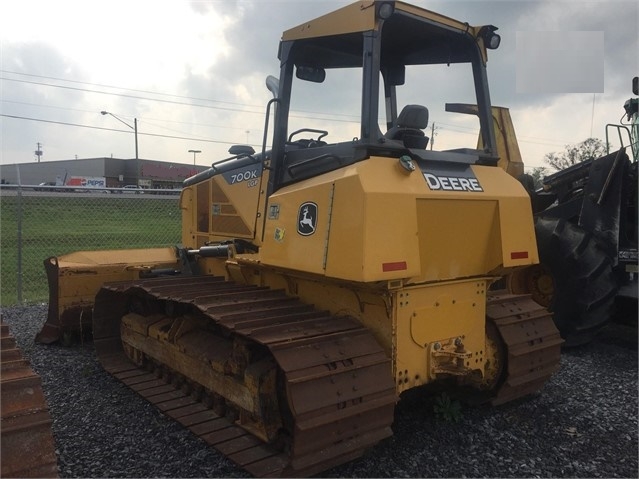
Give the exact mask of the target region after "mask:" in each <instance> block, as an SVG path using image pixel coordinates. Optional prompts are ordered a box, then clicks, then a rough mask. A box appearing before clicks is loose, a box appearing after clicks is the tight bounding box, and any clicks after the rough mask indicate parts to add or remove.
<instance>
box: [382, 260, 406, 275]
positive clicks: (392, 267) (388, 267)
mask: <svg viewBox="0 0 639 479" xmlns="http://www.w3.org/2000/svg"><path fill="white" fill-rule="evenodd" d="M405 269H408V266H406V261H397V262H396V263H382V271H383V272H384V273H386V272H388V271H403V270H405Z"/></svg>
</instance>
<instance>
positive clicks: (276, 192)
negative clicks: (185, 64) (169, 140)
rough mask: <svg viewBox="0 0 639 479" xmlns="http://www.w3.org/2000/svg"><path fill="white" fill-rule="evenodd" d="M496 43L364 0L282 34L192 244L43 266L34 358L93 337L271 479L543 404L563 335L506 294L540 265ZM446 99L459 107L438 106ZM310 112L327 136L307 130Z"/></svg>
mask: <svg viewBox="0 0 639 479" xmlns="http://www.w3.org/2000/svg"><path fill="white" fill-rule="evenodd" d="M496 30H497V28H496V27H494V26H492V25H484V26H471V25H469V24H468V23H465V22H462V21H457V20H454V19H451V18H448V17H445V16H443V15H440V14H437V13H434V12H431V11H428V10H425V9H422V8H419V7H416V6H412V5H409V4H406V3H403V2H399V1H360V2H358V3H354V4H352V5H349V6H346V7H343V8H341V9H339V10H336V11H334V12H332V13H328V14H327V15H324V16H322V17H319V18H316V19H314V20H311V21H308V22H305V23H303V24H301V25H299V26H297V27H295V28H292V29H290V30H287V31H285V32H284V33H283V35H282V39H281V42H280V45H279V60H280V73H279V79H276V78H275V77H269V78H268V79H267V81H266V84H267V87H268V88H269V90H270V91H271V92H272V95H273V98H272V99H271V100H270V101H269V103H268V105H267V107H266V115H265V129H264V130H265V131H264V139H263V145H262V149H261V151H259V152H255V151H254V149H253V148H252V147H250V146H247V145H237V146H234V147H232V148H231V149H230V150H229V153H230V154H231V155H232V156H231V157H229V158H227V159H224V160H222V161H218V162H216V163H214V164H213V166H212V167H211V168H210V169H208V170H206V171H204V172H202V173H199V174H198V175H196V176H193V177H191V178H189V179H187V180H186V181H185V184H184V189H183V191H182V194H181V197H180V201H179V204H180V208H181V211H182V224H183V229H182V244H181V245H179V246H176V247H171V248H161V249H153V250H124V251H115V252H114V251H92V252H91V251H88V252H78V253H73V254H70V255H66V256H60V257H57V258H49V259H48V260H46V262H45V266H46V269H47V274H48V277H49V284H50V288H51V301H50V310H49V319H48V321H47V324H46V325H45V327H44V329H43V331H42V332H41V333H40V335H39V340H40V341H42V342H51V341H55V340H58V339H60V337H61V335H62V334H63V333H64V332H65V331H69V330H73V329H76V330H79V329H83V330H89V329H92V331H93V340H94V343H95V347H96V351H97V354H98V356H99V359H100V361H101V363H102V364H103V366H104V367H105V369H106V370H108V371H109V372H110V373H112V374H113V375H114V376H115V377H117V378H119V379H120V380H121V381H123V382H124V383H125V384H127V385H128V386H129V387H131V388H132V389H133V390H135V391H137V392H138V393H139V394H141V395H142V396H144V397H145V398H147V399H148V400H149V401H150V402H152V403H153V404H156V405H157V406H158V407H159V408H160V409H161V410H162V411H163V412H164V413H165V414H167V415H169V416H170V417H173V418H175V419H176V420H177V421H179V422H180V423H182V424H183V425H184V426H185V427H188V428H189V429H191V430H192V431H193V432H194V433H195V434H197V435H198V436H200V437H202V439H203V440H205V441H207V442H208V443H209V444H211V445H212V446H214V447H215V448H217V449H218V450H219V451H220V452H222V453H223V454H225V455H226V456H228V457H229V458H231V459H232V460H233V461H235V462H236V463H237V464H238V465H239V466H240V467H242V468H244V469H245V470H246V471H248V472H249V473H251V474H253V475H256V476H264V475H284V476H293V475H295V476H298V475H310V474H315V473H318V472H321V471H323V470H326V469H328V468H329V467H332V466H334V465H337V464H341V463H344V462H346V461H349V460H352V459H353V458H355V457H358V456H359V455H361V454H362V453H363V452H364V451H365V450H366V449H367V448H370V447H372V446H373V445H375V444H376V443H377V442H379V441H380V440H382V439H384V438H386V437H388V436H390V435H391V434H392V431H391V424H392V422H393V412H394V407H395V404H396V402H397V401H398V399H399V396H400V394H401V393H402V392H403V391H406V390H408V389H411V388H415V387H420V386H424V385H434V384H440V385H445V386H446V387H453V388H457V391H459V392H460V394H461V395H463V396H464V397H468V398H472V399H473V400H479V401H485V402H492V403H493V404H501V403H504V402H507V401H510V400H513V399H517V398H520V397H522V396H525V395H528V394H530V393H532V392H536V391H538V390H539V389H541V388H542V386H543V384H544V383H545V382H546V381H547V380H548V378H549V377H550V376H551V375H552V373H553V372H554V371H555V370H556V369H557V367H558V364H559V357H560V348H561V343H562V340H561V338H560V336H559V333H558V331H557V329H556V327H555V325H554V323H553V320H552V316H551V315H550V314H549V313H548V312H547V310H546V309H544V308H543V307H541V306H539V305H538V304H537V303H535V302H534V301H533V300H532V299H531V298H530V296H529V295H525V294H522V295H514V294H510V293H508V292H506V291H504V290H498V289H496V288H495V285H496V284H499V282H500V280H501V279H503V278H504V277H505V276H507V275H509V274H510V273H511V272H513V271H516V270H518V269H521V268H525V267H528V266H530V265H534V264H536V263H537V262H538V254H537V245H536V241H535V230H534V224H533V216H532V210H531V201H530V197H529V196H528V194H527V192H526V190H525V189H524V188H523V187H522V185H521V184H520V183H519V181H517V180H516V179H515V178H514V177H513V175H511V174H509V173H508V172H507V171H506V169H510V168H514V169H515V170H517V168H518V165H517V164H516V163H517V162H515V161H511V160H510V158H511V157H509V156H508V153H507V152H504V144H503V142H500V141H498V138H499V137H501V136H503V132H502V133H501V134H499V133H498V134H496V133H495V124H499V122H498V121H495V120H494V118H493V116H494V115H493V111H495V112H498V113H500V114H502V115H506V116H507V110H504V109H493V107H492V106H491V102H490V95H489V88H488V80H487V71H486V65H487V52H488V50H490V49H495V48H497V47H498V46H499V42H500V37H499V35H498V34H497V33H496ZM448 75H451V76H450V77H449V76H448ZM442 78H443V79H444V81H448V80H447V79H448V78H450V84H451V85H454V88H452V89H451V90H450V91H451V92H452V94H455V95H457V94H459V97H455V98H451V99H452V100H453V101H457V103H446V104H442V105H433V104H429V99H430V101H431V102H433V101H434V100H433V98H434V96H435V95H434V94H433V91H431V85H432V83H431V80H433V81H434V80H435V79H440V80H441V79H442ZM347 93H348V95H351V98H352V95H356V96H357V98H358V101H357V102H356V111H355V112H354V114H355V115H356V118H357V120H356V123H357V128H356V129H354V130H353V129H352V127H351V126H350V123H348V122H344V121H340V119H343V118H344V115H346V114H349V112H346V111H345V110H344V107H345V104H346V103H348V102H346V101H344V97H343V96H342V94H344V95H345V94H347ZM438 96H441V95H438ZM309 99H310V100H313V99H315V101H321V102H322V105H323V108H324V110H325V111H327V110H328V111H330V112H331V115H329V116H327V117H326V119H319V118H308V116H306V117H301V116H300V115H296V114H295V111H296V109H299V105H301V104H302V103H300V101H301V100H306V101H308V100H309ZM320 99H321V100H320ZM333 100H334V101H333ZM427 104H429V105H428V107H427V106H426V105H427ZM400 106H402V108H400ZM429 108H430V109H431V110H432V109H433V108H441V109H442V111H444V110H445V111H446V112H449V113H451V114H456V113H457V114H463V115H464V116H463V118H464V119H468V120H469V121H475V122H477V125H478V129H479V131H480V136H481V147H480V148H478V147H477V144H476V141H475V138H474V137H473V138H472V144H471V145H465V144H464V143H463V142H464V139H463V138H461V139H460V142H459V144H458V145H452V146H450V147H446V148H440V149H434V148H433V147H432V141H433V140H432V139H431V138H429V137H428V135H427V133H428V120H429ZM380 117H381V118H384V119H383V120H381V121H380V120H379V119H380ZM497 118H498V117H495V119H497ZM506 123H507V124H509V119H508V120H507V121H506ZM322 124H323V125H324V127H322ZM326 125H330V128H331V129H334V130H335V131H329V129H327V128H326ZM462 136H463V135H462ZM332 138H333V139H332ZM429 141H430V142H431V144H430V145H429ZM500 155H501V156H502V157H501V158H500ZM519 163H520V162H519ZM500 166H502V167H500ZM511 173H512V171H511ZM96 293H97V294H96Z"/></svg>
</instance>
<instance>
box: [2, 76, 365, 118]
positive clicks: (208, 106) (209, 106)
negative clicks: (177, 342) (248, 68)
mask: <svg viewBox="0 0 639 479" xmlns="http://www.w3.org/2000/svg"><path fill="white" fill-rule="evenodd" d="M0 71H5V70H0ZM0 80H5V81H11V82H16V83H26V84H30V85H40V86H48V87H51V88H62V89H65V90H73V91H81V92H86V93H97V94H100V95H110V96H117V97H122V98H131V99H135V100H145V101H156V102H160V103H169V104H173V105H183V106H190V107H199V108H209V109H213V110H223V111H236V112H240V113H250V114H260V115H263V114H264V110H263V107H262V106H261V105H245V104H242V103H232V102H223V101H221V100H210V99H204V98H193V97H186V96H180V95H171V94H168V93H158V92H151V91H147V90H133V89H128V88H120V87H107V88H118V89H121V90H128V91H137V92H144V93H148V94H151V95H162V96H172V97H175V98H185V99H191V100H196V101H209V102H216V103H227V104H231V105H238V106H245V107H249V108H260V110H259V111H251V110H247V109H239V108H227V107H221V106H213V105H199V104H197V103H190V102H183V101H176V100H164V99H160V98H149V97H144V96H138V95H128V94H125V93H114V92H107V91H100V90H92V89H88V88H78V87H72V86H66V85H54V84H51V83H43V82H36V81H29V80H19V79H17V78H7V77H0ZM62 81H69V82H70V81H72V80H62ZM75 83H80V84H87V85H95V84H93V83H85V82H75ZM291 111H296V112H299V113H310V114H313V115H330V116H331V117H335V116H341V117H347V118H353V119H352V120H346V119H338V118H331V119H330V120H331V121H335V122H343V123H353V122H356V121H357V120H355V119H354V118H355V117H354V116H353V115H348V114H343V113H332V112H331V113H323V112H315V111H305V110H291ZM289 117H290V118H301V119H311V120H326V119H327V118H317V117H313V116H308V115H289Z"/></svg>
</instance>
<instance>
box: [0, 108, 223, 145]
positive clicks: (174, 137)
mask: <svg viewBox="0 0 639 479" xmlns="http://www.w3.org/2000/svg"><path fill="white" fill-rule="evenodd" d="M0 116H4V117H6V118H14V119H17V120H29V121H37V122H41V123H53V124H56V125H64V126H75V127H78V128H91V129H92V130H104V131H116V132H119V133H131V132H130V131H129V130H118V129H116V128H104V127H101V126H92V125H81V124H78V123H68V122H64V121H55V120H44V119H42V118H30V117H26V116H17V115H7V114H5V113H0ZM138 135H144V136H154V137H158V138H170V139H174V140H190V141H203V142H206V143H219V144H222V145H234V144H235V143H233V142H230V141H220V140H207V139H202V138H189V137H184V136H173V135H160V134H158V133H145V132H138Z"/></svg>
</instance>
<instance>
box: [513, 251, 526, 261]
mask: <svg viewBox="0 0 639 479" xmlns="http://www.w3.org/2000/svg"><path fill="white" fill-rule="evenodd" d="M526 258H528V251H513V252H512V253H510V259H526Z"/></svg>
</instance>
